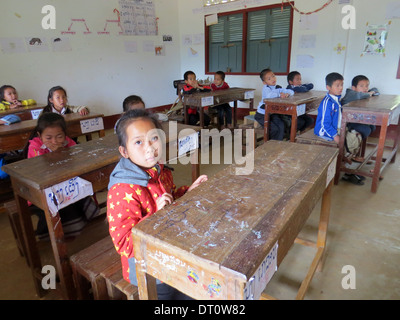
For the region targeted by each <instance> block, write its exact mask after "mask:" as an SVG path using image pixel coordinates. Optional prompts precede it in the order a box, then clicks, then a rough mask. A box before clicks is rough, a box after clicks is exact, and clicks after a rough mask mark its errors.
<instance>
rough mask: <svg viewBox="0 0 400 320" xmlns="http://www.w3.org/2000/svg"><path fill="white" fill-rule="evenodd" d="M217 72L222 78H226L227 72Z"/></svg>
mask: <svg viewBox="0 0 400 320" xmlns="http://www.w3.org/2000/svg"><path fill="white" fill-rule="evenodd" d="M215 74H218V75H219V76H220V77H221V79H222V80H225V72H223V71H217V72H216V73H215Z"/></svg>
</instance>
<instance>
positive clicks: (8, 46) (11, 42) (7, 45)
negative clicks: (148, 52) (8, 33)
mask: <svg viewBox="0 0 400 320" xmlns="http://www.w3.org/2000/svg"><path fill="white" fill-rule="evenodd" d="M0 45H1V51H3V53H22V52H26V48H25V44H24V40H23V39H22V38H0Z"/></svg>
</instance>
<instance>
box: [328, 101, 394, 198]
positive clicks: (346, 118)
mask: <svg viewBox="0 0 400 320" xmlns="http://www.w3.org/2000/svg"><path fill="white" fill-rule="evenodd" d="M399 114H400V95H398V96H397V95H382V94H381V95H379V96H374V97H371V98H368V99H363V100H357V101H353V102H350V103H348V104H346V105H344V106H343V111H342V124H341V131H340V141H339V157H338V163H342V159H343V157H344V141H345V135H346V134H345V130H346V125H347V123H363V124H370V125H375V126H381V129H380V133H379V142H378V145H377V146H376V148H375V149H374V150H373V151H372V152H371V153H370V154H369V155H368V156H366V157H365V161H364V163H362V164H360V165H359V166H358V167H357V169H355V170H351V169H348V168H345V167H344V165H342V166H338V167H337V168H336V170H337V172H336V176H335V184H337V183H338V182H339V176H340V171H343V172H347V173H354V174H358V175H362V176H366V177H372V186H371V192H373V193H376V191H377V189H378V184H379V176H380V175H382V172H383V170H384V169H385V167H386V165H387V164H388V163H389V162H392V163H393V162H395V160H396V153H397V150H398V144H399V137H400V126H399V125H398V121H399ZM390 125H396V126H397V130H396V132H397V134H396V136H395V138H394V141H393V145H392V146H391V147H386V146H385V142H386V135H387V131H388V127H389V126H390ZM385 148H386V149H389V150H390V155H389V157H387V158H386V159H384V158H383V152H384V149H385ZM375 153H376V157H375V167H374V170H373V171H374V172H373V173H371V172H368V171H362V167H363V166H364V165H365V164H366V163H367V161H368V160H369V159H371V158H372V157H373V155H374V154H375ZM382 163H383V165H382Z"/></svg>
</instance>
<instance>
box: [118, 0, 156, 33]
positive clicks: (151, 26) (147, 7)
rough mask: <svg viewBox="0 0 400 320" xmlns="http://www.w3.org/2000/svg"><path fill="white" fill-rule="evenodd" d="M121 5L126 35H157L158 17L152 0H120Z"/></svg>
mask: <svg viewBox="0 0 400 320" xmlns="http://www.w3.org/2000/svg"><path fill="white" fill-rule="evenodd" d="M119 6H120V17H121V26H122V29H123V33H124V34H125V35H136V36H151V35H157V33H158V32H157V18H156V12H155V6H154V3H153V1H152V0H119Z"/></svg>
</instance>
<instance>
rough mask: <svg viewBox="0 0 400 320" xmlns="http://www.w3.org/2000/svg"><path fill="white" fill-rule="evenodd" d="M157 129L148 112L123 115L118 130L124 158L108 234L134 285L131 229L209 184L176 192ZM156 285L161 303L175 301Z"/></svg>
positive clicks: (115, 179) (113, 182) (110, 202)
mask: <svg viewBox="0 0 400 320" xmlns="http://www.w3.org/2000/svg"><path fill="white" fill-rule="evenodd" d="M157 129H160V125H159V123H158V121H157V119H156V117H155V116H154V115H152V114H151V113H149V112H148V111H146V110H143V109H139V110H130V111H128V112H126V113H124V114H123V115H122V117H121V119H120V121H119V123H118V127H117V135H118V141H119V152H120V153H121V155H122V158H121V160H120V161H119V163H118V164H117V166H116V167H115V169H114V171H113V172H112V173H111V176H110V183H109V185H108V189H109V190H108V196H107V217H108V222H109V232H110V235H111V238H112V240H113V242H114V245H115V248H116V250H117V252H118V253H119V254H120V255H121V263H122V272H123V277H124V279H125V280H127V281H129V282H130V283H132V284H135V285H137V278H136V267H135V258H134V251H133V243H132V237H131V229H132V227H134V226H135V225H136V224H138V223H140V221H142V220H143V219H146V218H147V217H149V216H151V215H153V214H154V213H155V212H156V211H158V210H160V209H162V208H163V207H165V206H166V205H169V204H171V203H172V202H173V201H174V199H176V198H178V197H179V196H182V195H183V194H184V193H185V192H187V191H190V190H192V189H194V188H196V187H197V186H198V185H200V184H201V183H202V182H204V181H207V176H200V177H199V178H198V179H197V180H196V181H195V182H194V183H193V184H192V186H191V187H181V188H179V189H176V187H175V185H174V182H173V178H172V173H171V171H170V170H168V169H166V168H165V166H164V165H163V164H160V163H158V160H159V159H160V158H161V156H162V152H163V146H162V143H161V140H160V135H159V134H158V131H157ZM157 283H158V284H157V292H158V295H159V299H171V298H173V294H172V292H169V293H171V294H170V295H168V296H163V295H162V293H161V291H165V290H166V291H174V292H175V289H172V288H171V287H169V286H167V285H166V284H160V282H159V281H157ZM162 289H165V290H162Z"/></svg>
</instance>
